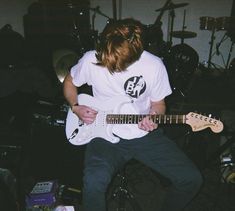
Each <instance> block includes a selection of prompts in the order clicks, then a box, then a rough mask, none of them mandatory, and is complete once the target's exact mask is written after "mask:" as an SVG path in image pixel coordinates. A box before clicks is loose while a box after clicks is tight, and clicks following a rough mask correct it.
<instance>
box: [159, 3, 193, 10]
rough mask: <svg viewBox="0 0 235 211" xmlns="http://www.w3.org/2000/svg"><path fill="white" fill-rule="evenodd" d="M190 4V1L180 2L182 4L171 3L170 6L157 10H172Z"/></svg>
mask: <svg viewBox="0 0 235 211" xmlns="http://www.w3.org/2000/svg"><path fill="white" fill-rule="evenodd" d="M188 4H189V3H180V4H174V3H170V4H169V5H168V6H166V7H162V8H159V9H156V10H155V11H156V12H158V11H161V10H172V9H175V8H179V7H184V6H187V5H188Z"/></svg>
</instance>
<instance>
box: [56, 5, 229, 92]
mask: <svg viewBox="0 0 235 211" xmlns="http://www.w3.org/2000/svg"><path fill="white" fill-rule="evenodd" d="M188 4H189V3H177V4H175V3H173V2H172V0H166V2H165V4H164V5H163V7H161V8H158V9H156V10H155V12H159V15H158V16H157V18H156V20H155V21H154V23H153V24H149V25H144V42H145V49H146V50H148V51H149V52H151V53H153V54H155V55H157V56H159V57H161V58H162V59H163V61H164V63H165V64H166V67H167V70H168V72H169V77H170V80H171V81H172V84H173V87H174V89H178V90H179V91H180V93H181V94H182V95H183V96H184V95H185V93H183V92H184V91H183V90H185V89H186V88H185V86H186V84H188V83H189V81H190V78H191V77H192V74H193V73H194V71H195V70H196V68H197V67H198V65H199V55H198V53H197V52H196V51H195V50H194V49H193V48H192V47H191V46H189V45H187V44H185V43H184V41H185V39H190V38H195V37H196V36H197V33H195V32H192V31H187V30H186V26H185V16H186V12H185V10H184V16H183V26H182V30H179V31H174V30H173V29H174V18H175V9H177V8H183V7H186V6H187V5H188ZM88 9H89V10H90V11H92V12H93V14H92V16H91V32H92V34H93V35H94V36H93V38H94V39H93V40H94V43H95V44H94V46H95V45H96V44H97V42H98V40H99V36H98V32H97V31H96V30H95V26H94V23H95V18H96V15H100V16H102V17H104V18H106V19H107V23H109V22H111V21H114V19H112V18H110V17H109V16H108V15H106V14H104V13H103V12H102V11H101V9H100V7H99V6H97V7H94V8H92V7H89V8H88ZM166 11H168V12H169V15H168V18H169V21H168V34H167V41H166V42H165V41H164V40H163V32H162V29H161V24H162V23H161V18H162V16H163V14H164V12H166ZM230 22H231V21H230V19H229V18H228V17H218V18H213V17H200V29H201V30H209V31H211V32H212V36H211V42H210V45H211V48H210V54H209V60H208V67H210V65H211V57H212V48H213V42H214V39H215V38H214V33H215V31H216V30H217V31H221V30H227V29H228V28H229V25H230ZM172 38H177V39H180V40H181V43H180V44H177V45H175V46H172ZM62 53H63V52H62ZM59 55H60V59H57V60H56V59H54V60H55V61H57V62H54V63H55V64H54V67H55V70H56V74H57V77H58V79H59V80H60V82H63V79H64V77H65V75H66V74H67V73H68V68H69V67H70V66H71V65H70V63H71V61H73V63H74V62H75V60H76V59H77V58H78V56H76V55H75V54H74V53H73V52H72V53H71V52H66V55H64V56H63V57H62V56H61V54H59ZM57 57H58V56H57ZM57 57H55V58H57ZM61 60H62V62H60V61H61ZM65 62H66V64H67V63H69V64H67V65H66V69H65V68H64V69H63V65H62V66H61V65H60V63H61V64H64V63H65Z"/></svg>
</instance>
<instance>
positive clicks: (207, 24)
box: [200, 16, 216, 30]
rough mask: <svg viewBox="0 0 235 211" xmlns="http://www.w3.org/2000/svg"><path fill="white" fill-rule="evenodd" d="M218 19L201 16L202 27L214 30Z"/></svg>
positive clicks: (202, 28)
mask: <svg viewBox="0 0 235 211" xmlns="http://www.w3.org/2000/svg"><path fill="white" fill-rule="evenodd" d="M215 24H216V19H215V18H213V17H208V16H205V17H200V29H201V30H213V29H214V28H215Z"/></svg>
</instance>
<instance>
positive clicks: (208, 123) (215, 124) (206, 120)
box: [186, 112, 224, 133]
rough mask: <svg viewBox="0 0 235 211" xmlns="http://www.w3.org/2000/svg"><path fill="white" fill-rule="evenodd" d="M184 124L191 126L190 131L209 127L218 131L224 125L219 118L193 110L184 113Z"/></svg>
mask: <svg viewBox="0 0 235 211" xmlns="http://www.w3.org/2000/svg"><path fill="white" fill-rule="evenodd" d="M186 124H188V125H190V126H191V128H192V131H200V130H204V129H206V128H210V129H211V130H212V131H213V132H214V133H220V132H221V131H222V130H223V128H224V125H223V123H222V122H221V121H220V120H217V119H213V118H211V117H208V116H204V115H201V114H197V113H194V112H190V113H188V114H187V115H186Z"/></svg>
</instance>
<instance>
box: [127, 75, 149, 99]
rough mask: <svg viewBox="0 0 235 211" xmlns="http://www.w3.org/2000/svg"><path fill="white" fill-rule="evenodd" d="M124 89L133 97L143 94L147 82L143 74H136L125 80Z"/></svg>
mask: <svg viewBox="0 0 235 211" xmlns="http://www.w3.org/2000/svg"><path fill="white" fill-rule="evenodd" d="M124 89H125V92H126V94H128V95H130V96H131V97H133V98H138V97H139V96H140V95H141V94H143V93H144V91H145V89H146V82H145V80H144V78H143V76H134V77H131V78H129V79H128V80H127V81H126V82H125V84H124Z"/></svg>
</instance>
